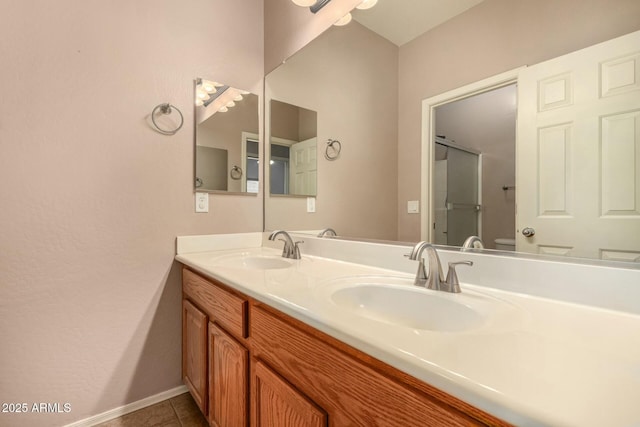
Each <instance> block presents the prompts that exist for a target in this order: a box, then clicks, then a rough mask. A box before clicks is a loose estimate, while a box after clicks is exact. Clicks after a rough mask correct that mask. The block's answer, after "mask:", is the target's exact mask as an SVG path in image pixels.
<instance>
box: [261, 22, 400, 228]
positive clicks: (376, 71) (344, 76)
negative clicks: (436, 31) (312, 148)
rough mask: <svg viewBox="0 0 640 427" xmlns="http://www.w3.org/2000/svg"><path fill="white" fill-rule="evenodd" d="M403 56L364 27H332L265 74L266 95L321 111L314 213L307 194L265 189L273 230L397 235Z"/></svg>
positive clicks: (268, 98)
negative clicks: (332, 145)
mask: <svg viewBox="0 0 640 427" xmlns="http://www.w3.org/2000/svg"><path fill="white" fill-rule="evenodd" d="M354 52H357V55H356V54H354ZM397 54H398V52H397V47H396V46H394V45H393V44H392V43H390V42H388V41H384V40H382V39H381V38H380V37H377V36H375V37H372V33H371V32H370V31H369V30H367V29H365V28H364V27H362V26H346V27H341V28H338V27H333V28H331V29H329V30H328V31H326V32H325V33H324V34H322V35H320V37H318V38H317V39H315V40H314V41H312V42H311V43H310V44H309V45H308V46H307V47H305V48H304V49H303V50H301V51H300V52H298V53H297V54H296V55H294V56H293V57H291V58H290V59H289V60H288V61H287V63H286V64H284V65H282V66H280V67H278V68H277V69H276V70H274V71H273V72H271V73H269V75H268V76H267V77H266V80H265V98H266V100H277V101H280V102H285V103H287V104H292V105H299V106H304V107H305V108H306V109H310V110H313V111H317V112H318V122H317V140H318V153H319V155H318V156H317V169H318V172H317V196H316V206H315V212H307V203H306V200H304V198H289V197H273V196H271V195H269V194H267V195H266V196H267V197H266V199H265V215H266V217H265V221H266V228H267V229H280V228H283V229H287V230H310V231H314V232H315V231H319V230H322V229H324V228H326V227H331V228H333V229H335V230H336V231H337V232H338V233H339V234H341V233H346V235H348V236H352V237H362V238H375V239H384V240H393V239H395V238H396V235H397V215H396V206H397V160H396V153H397V144H396V140H397V99H398V88H397V84H396V83H397V60H398V56H397ZM269 104H271V102H270V101H269V102H268V104H267V105H269ZM266 114H267V117H266V119H265V123H266V124H270V123H271V122H272V121H273V120H272V119H271V118H270V117H269V116H270V115H271V114H272V113H271V112H270V111H269V109H268V108H267V111H266ZM266 134H272V132H271V131H270V130H267V131H266ZM329 139H332V140H339V141H340V144H341V151H340V156H339V157H338V158H337V159H336V160H334V161H330V160H327V159H326V158H325V156H324V150H325V148H326V145H327V144H326V141H327V140H329Z"/></svg>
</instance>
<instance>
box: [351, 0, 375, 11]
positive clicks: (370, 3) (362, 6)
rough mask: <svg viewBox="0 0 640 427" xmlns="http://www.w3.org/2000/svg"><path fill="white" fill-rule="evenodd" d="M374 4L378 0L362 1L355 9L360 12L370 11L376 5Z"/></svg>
mask: <svg viewBox="0 0 640 427" xmlns="http://www.w3.org/2000/svg"><path fill="white" fill-rule="evenodd" d="M376 3H378V0H363V1H362V3H360V4H359V5H358V6H356V9H361V10H367V9H371V8H372V7H373V6H375V5H376Z"/></svg>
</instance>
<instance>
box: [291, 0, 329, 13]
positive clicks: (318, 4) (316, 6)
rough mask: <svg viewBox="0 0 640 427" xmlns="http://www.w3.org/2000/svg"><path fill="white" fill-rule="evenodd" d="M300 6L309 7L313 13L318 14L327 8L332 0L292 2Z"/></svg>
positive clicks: (296, 0) (297, 0) (294, 0)
mask: <svg viewBox="0 0 640 427" xmlns="http://www.w3.org/2000/svg"><path fill="white" fill-rule="evenodd" d="M291 1H292V2H294V3H295V4H297V5H298V6H302V7H308V8H309V9H310V10H311V12H312V13H318V11H319V10H320V9H322V8H323V7H325V6H326V5H327V4H328V3H329V2H330V1H331V0H291Z"/></svg>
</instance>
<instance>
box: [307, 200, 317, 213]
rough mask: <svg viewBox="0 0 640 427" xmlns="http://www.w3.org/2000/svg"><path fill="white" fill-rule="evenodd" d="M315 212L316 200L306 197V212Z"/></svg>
mask: <svg viewBox="0 0 640 427" xmlns="http://www.w3.org/2000/svg"><path fill="white" fill-rule="evenodd" d="M315 211H316V198H315V197H307V212H309V213H312V212H315Z"/></svg>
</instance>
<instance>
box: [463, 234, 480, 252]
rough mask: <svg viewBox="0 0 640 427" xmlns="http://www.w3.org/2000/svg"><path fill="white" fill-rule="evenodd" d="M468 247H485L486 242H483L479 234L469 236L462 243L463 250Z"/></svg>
mask: <svg viewBox="0 0 640 427" xmlns="http://www.w3.org/2000/svg"><path fill="white" fill-rule="evenodd" d="M476 243H477V245H476ZM467 249H484V243H482V239H481V238H479V237H478V236H469V237H467V240H465V241H464V243H463V244H462V250H463V251H464V250H467Z"/></svg>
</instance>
